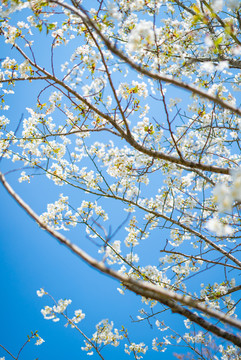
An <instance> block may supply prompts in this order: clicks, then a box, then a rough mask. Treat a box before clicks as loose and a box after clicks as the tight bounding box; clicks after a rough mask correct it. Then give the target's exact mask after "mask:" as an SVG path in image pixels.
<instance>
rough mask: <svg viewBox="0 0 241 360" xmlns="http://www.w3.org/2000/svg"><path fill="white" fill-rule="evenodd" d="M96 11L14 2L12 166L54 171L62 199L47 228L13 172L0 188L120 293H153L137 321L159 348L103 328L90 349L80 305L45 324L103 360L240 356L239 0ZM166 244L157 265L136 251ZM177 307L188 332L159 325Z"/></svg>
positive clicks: (1, 149)
mask: <svg viewBox="0 0 241 360" xmlns="http://www.w3.org/2000/svg"><path fill="white" fill-rule="evenodd" d="M89 3H90V2H88V1H87V0H83V1H75V0H72V1H67V0H66V1H62V0H50V1H44V0H43V1H42V0H22V1H21V0H12V1H7V0H4V1H2V7H1V16H2V20H1V23H0V24H1V27H0V34H1V38H2V40H4V41H5V43H6V44H9V48H13V51H14V53H15V57H14V58H12V57H11V58H10V57H7V58H5V59H2V61H1V72H0V82H1V109H2V110H3V111H4V112H3V114H4V115H1V116H0V130H1V132H0V156H1V160H3V162H2V163H4V164H5V166H6V164H8V163H9V169H10V163H12V162H13V163H15V162H17V163H18V169H19V168H21V170H20V173H21V174H20V175H18V179H19V182H23V181H28V182H30V181H31V182H33V181H34V176H39V175H40V174H45V175H46V177H47V178H48V179H49V181H51V182H53V183H54V184H55V185H56V186H60V187H62V188H61V194H60V196H59V198H58V199H56V201H55V202H54V203H48V204H46V207H47V210H46V212H44V213H43V214H41V215H40V216H39V215H37V214H36V213H35V212H34V210H33V209H32V208H30V207H29V206H28V205H27V204H26V203H25V201H24V200H23V199H22V198H20V197H19V196H18V194H17V193H16V192H15V191H14V189H13V188H12V187H11V186H10V184H9V182H8V179H7V175H6V174H5V175H4V174H3V172H1V173H0V181H1V183H2V185H3V186H4V187H5V188H6V190H7V191H8V193H9V194H10V195H11V196H12V197H13V198H14V199H15V200H16V201H17V202H18V203H19V204H20V205H21V207H22V208H23V209H24V210H25V211H26V212H27V213H28V214H29V215H30V216H31V217H32V218H33V219H34V220H35V221H36V222H37V223H38V224H39V225H40V227H41V228H42V229H44V230H46V231H47V232H48V233H49V234H50V235H52V236H53V237H54V238H55V239H56V240H58V241H59V242H60V243H62V244H64V245H65V246H66V247H67V248H68V249H70V250H71V251H72V252H73V253H75V254H76V255H77V256H78V257H79V258H81V259H82V260H84V261H85V262H86V263H88V264H89V265H91V266H92V267H94V268H95V269H97V270H99V271H101V272H102V273H105V274H108V275H109V276H110V277H113V278H115V279H117V280H118V281H119V283H120V285H119V292H120V293H121V294H124V295H125V296H128V292H129V291H131V292H134V293H136V294H138V295H140V297H137V298H136V300H137V302H138V301H139V299H140V300H141V299H142V301H144V302H145V304H146V309H149V310H143V309H141V310H140V315H139V316H138V321H140V322H141V321H146V320H147V321H149V319H150V317H151V318H152V320H153V321H154V323H155V328H156V332H155V336H154V338H153V341H152V344H146V343H145V338H143V339H140V343H138V344H137V343H134V342H132V341H130V339H129V336H128V332H127V329H125V328H124V327H123V328H122V329H119V330H118V329H114V328H113V323H112V322H108V321H107V320H103V321H101V322H100V323H99V324H98V325H97V326H96V332H95V333H94V334H93V335H92V336H89V335H87V334H85V333H84V332H82V330H81V326H79V324H78V323H79V322H80V321H81V320H83V319H84V317H85V315H84V314H83V312H82V310H76V311H75V314H74V317H72V318H71V317H68V316H67V315H66V312H65V310H66V307H67V306H68V305H69V303H70V300H59V301H58V302H56V301H55V300H54V299H53V298H52V300H53V301H54V305H53V306H46V307H45V308H44V309H43V310H42V313H43V315H44V317H45V318H47V319H52V320H53V321H58V320H59V317H58V316H59V314H60V315H62V316H64V317H65V318H66V320H67V323H68V324H69V325H71V326H72V327H73V328H75V329H76V330H77V331H79V332H80V333H81V334H82V336H83V337H84V341H85V346H84V347H83V348H82V349H83V351H87V353H88V354H89V355H91V354H93V353H95V354H96V355H97V356H99V357H100V358H101V359H104V356H103V354H102V352H101V350H102V347H103V345H108V344H111V345H114V346H118V345H119V344H121V343H123V344H124V351H125V353H127V354H132V355H133V356H134V358H135V359H139V358H140V357H142V356H144V354H145V353H146V352H147V354H148V353H150V352H151V351H157V352H158V351H160V352H163V351H165V349H166V348H167V347H168V346H172V345H177V344H180V345H181V344H184V345H185V346H187V347H188V348H189V352H192V353H193V355H192V356H194V358H195V359H238V358H239V356H240V355H239V354H240V348H241V337H240V335H239V334H240V330H241V321H240V320H238V316H237V314H238V306H237V305H238V302H239V299H240V290H241V285H239V284H236V282H235V278H237V276H238V274H239V272H240V269H241V260H240V258H239V252H240V232H239V227H240V215H241V214H240V202H241V170H240V161H241V156H240V146H241V144H240V130H241V110H240V108H239V102H240V100H239V99H238V94H239V93H238V90H239V89H240V83H241V72H240V69H241V7H240V1H239V0H227V1H224V0H213V1H211V0H197V1H196V2H195V1H192V0H190V1H184V0H115V1H114V0H113V1H110V2H108V3H106V2H105V1H103V0H98V1H96V2H94V1H92V2H91V5H90V4H89ZM20 10H21V21H20V20H19V14H20V13H19V11H20ZM42 34H44V38H43V39H44V40H43V39H42V38H41V36H42ZM46 35H47V37H46ZM36 40H37V41H36ZM43 41H44V45H43ZM40 42H41V44H42V45H43V46H45V53H46V54H50V58H49V59H48V62H45V61H46V59H43V58H41V57H40V50H39V43H40ZM49 50H50V51H49ZM59 54H61V59H64V61H63V63H60V62H59V57H60V56H59ZM39 59H40V60H39ZM61 61H62V60H61ZM49 64H50V65H49ZM34 82H36V83H37V84H38V86H41V90H40V91H39V93H38V95H37V97H36V104H35V106H34V107H33V106H32V107H31V108H30V107H26V108H25V109H24V111H25V115H24V117H23V120H21V121H19V123H18V124H17V126H16V123H14V122H13V124H12V121H10V120H11V119H9V118H8V117H7V116H5V112H6V111H7V110H8V105H7V102H8V96H9V94H13V93H14V89H15V87H16V88H18V87H21V85H22V84H25V83H28V84H30V86H33V84H34ZM173 94H175V96H174V97H173ZM177 96H178V97H177ZM27 106H28V105H27ZM19 164H20V165H19ZM11 169H12V165H11ZM15 173H16V174H18V172H15ZM76 194H82V195H81V196H79V195H78V197H76ZM77 198H78V199H80V198H82V199H83V200H81V201H80V202H78V200H76V199H77ZM111 208H112V209H115V211H112V210H111ZM117 212H118V214H119V215H118V219H119V224H118V228H117V229H116V231H115V232H114V233H113V234H112V235H110V234H108V231H107V229H108V228H109V226H110V224H111V223H115V222H116V217H117ZM112 217H114V218H112ZM72 227H79V228H80V230H81V229H82V236H83V237H84V236H85V237H86V239H88V241H92V242H94V244H96V246H95V247H94V251H93V254H89V253H88V254H87V253H86V252H85V251H83V249H81V248H80V247H79V246H78V245H77V244H75V243H74V242H73V241H72V240H71V232H69V233H68V234H69V236H68V238H67V237H66V236H65V235H63V233H64V231H66V230H70V229H71V228H72ZM59 230H60V232H59ZM117 230H120V233H117ZM117 234H118V235H117ZM120 234H121V235H120ZM153 239H159V251H160V253H159V254H158V257H156V254H153V259H154V260H153V262H152V263H150V264H147V263H146V260H145V258H143V259H142V258H141V257H139V256H138V249H141V248H142V246H145V245H144V244H146V246H148V251H149V252H151V251H152V243H153ZM148 244H149V245H148ZM203 271H205V272H206V273H207V274H208V281H209V282H205V281H204V280H203V279H202V277H201V274H202V272H203ZM217 272H218V282H217V280H216V278H217V277H216V274H217ZM193 276H195V277H196V286H194V285H193V283H190V282H189V281H188V279H190V278H191V277H193ZM38 295H39V296H43V295H48V293H47V292H46V291H45V290H44V289H41V290H39V291H38ZM49 296H50V295H49ZM52 300H51V301H52ZM140 306H141V305H140ZM160 309H161V310H160ZM163 309H164V310H163ZM165 309H171V311H172V312H173V313H175V314H172V315H170V320H171V321H173V318H175V317H176V316H177V315H176V314H180V315H181V316H182V317H183V319H184V324H185V328H186V330H185V331H184V332H179V330H178V329H175V328H174V327H173V326H171V325H170V324H168V323H167V324H166V323H164V322H162V321H161V315H160V312H161V311H165ZM160 330H161V331H164V332H165V333H164V336H163V335H162V334H161V333H160ZM33 337H37V343H38V344H41V343H42V342H43V339H42V338H40V337H39V336H38V335H36V334H33ZM213 343H215V344H216V345H215V350H213V349H214V347H213V345H212V344H213ZM177 356H178V357H179V358H180V356H181V355H177Z"/></svg>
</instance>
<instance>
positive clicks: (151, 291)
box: [0, 172, 241, 348]
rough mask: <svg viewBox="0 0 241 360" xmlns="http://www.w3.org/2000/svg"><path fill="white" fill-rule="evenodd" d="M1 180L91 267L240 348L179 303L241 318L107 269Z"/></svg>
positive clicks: (239, 325)
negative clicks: (51, 225)
mask: <svg viewBox="0 0 241 360" xmlns="http://www.w3.org/2000/svg"><path fill="white" fill-rule="evenodd" d="M0 182H1V183H2V184H3V186H4V188H5V189H6V190H7V192H8V193H9V194H10V195H11V196H12V197H13V198H14V200H15V201H16V202H17V203H18V204H19V205H20V206H21V207H22V208H23V209H24V210H25V211H26V212H27V213H28V215H29V216H30V217H31V218H32V219H34V220H35V221H36V223H37V224H38V225H39V226H40V227H41V228H42V229H44V230H46V231H47V232H48V233H49V234H50V235H51V236H53V237H54V238H55V239H57V240H58V241H59V242H60V243H61V244H63V245H65V246H66V247H67V248H68V249H69V250H70V251H72V252H73V253H75V254H76V255H77V256H78V257H80V258H81V259H82V260H84V261H85V262H86V263H87V264H88V265H90V266H91V267H93V268H95V269H97V270H99V271H100V272H102V273H104V274H107V275H109V276H111V277H113V278H114V279H117V280H118V281H120V282H121V283H123V285H124V286H126V288H128V289H129V290H130V291H132V292H134V293H136V294H138V295H141V296H144V297H145V298H150V299H153V300H157V301H158V302H160V303H162V304H164V305H166V306H168V307H170V308H171V310H172V311H173V312H176V313H178V314H180V315H183V316H185V317H186V318H188V319H189V320H191V321H193V322H195V323H197V324H198V325H200V326H201V327H203V328H204V329H206V330H208V331H211V332H212V333H213V334H215V335H217V336H219V337H222V338H224V339H226V340H228V341H230V342H232V343H233V344H235V345H237V346H238V347H240V348H241V338H240V337H238V336H236V335H234V334H232V333H230V332H228V331H225V330H223V329H221V328H219V327H217V326H216V325H213V324H212V323H211V322H208V321H207V320H205V319H203V318H202V317H200V316H198V315H196V314H194V313H192V312H191V311H190V310H187V309H186V308H184V307H183V306H181V305H178V304H177V302H180V303H181V304H182V305H184V306H188V307H191V308H194V309H197V310H199V311H201V312H203V313H205V314H206V315H209V316H212V317H214V318H216V319H218V320H219V321H222V322H223V323H226V324H228V325H231V326H234V327H236V328H238V329H240V330H241V321H239V320H236V319H234V318H231V317H228V316H227V315H226V314H225V313H222V312H221V311H217V310H213V309H211V308H209V307H208V306H206V305H203V304H200V302H199V301H196V300H193V299H192V298H191V297H189V296H185V295H184V296H183V295H180V294H178V293H176V292H174V291H171V290H167V289H164V288H162V287H160V286H155V285H153V284H146V283H145V282H144V281H137V280H134V279H132V278H131V277H129V276H127V275H122V274H120V273H119V272H117V271H115V270H113V269H111V268H108V267H107V266H105V265H104V263H103V262H99V261H97V260H96V259H94V258H93V257H91V256H90V255H89V254H87V253H86V252H85V251H83V250H82V249H81V248H79V247H78V246H77V245H75V244H73V243H71V241H70V240H69V239H67V238H66V237H65V236H63V235H62V234H60V233H59V232H57V231H55V230H54V229H52V228H51V227H50V226H48V225H46V224H44V223H43V222H42V221H41V220H40V218H39V216H38V215H37V214H36V213H35V212H34V211H33V210H32V209H31V208H30V206H29V205H27V204H26V203H25V202H24V201H23V199H22V198H21V197H20V196H19V195H18V194H17V193H16V192H15V191H14V190H13V188H12V187H11V186H10V185H9V184H8V182H7V181H6V179H5V177H4V175H3V174H2V173H1V172H0Z"/></svg>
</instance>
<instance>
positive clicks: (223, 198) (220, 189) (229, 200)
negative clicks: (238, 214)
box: [213, 184, 233, 211]
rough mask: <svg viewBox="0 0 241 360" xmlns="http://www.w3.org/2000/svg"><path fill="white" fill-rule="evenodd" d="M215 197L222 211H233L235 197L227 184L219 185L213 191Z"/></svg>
mask: <svg viewBox="0 0 241 360" xmlns="http://www.w3.org/2000/svg"><path fill="white" fill-rule="evenodd" d="M213 195H214V197H215V200H216V201H217V203H218V206H219V210H220V211H231V210H232V204H233V197H232V194H231V191H230V188H229V187H228V186H226V185H225V184H218V185H216V186H215V188H214V190H213Z"/></svg>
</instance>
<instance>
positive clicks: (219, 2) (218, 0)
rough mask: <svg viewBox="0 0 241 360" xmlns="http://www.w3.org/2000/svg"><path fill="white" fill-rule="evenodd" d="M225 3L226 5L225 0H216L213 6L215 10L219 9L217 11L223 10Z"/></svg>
mask: <svg viewBox="0 0 241 360" xmlns="http://www.w3.org/2000/svg"><path fill="white" fill-rule="evenodd" d="M223 5H224V4H223V0H214V1H213V6H212V8H213V10H214V11H217V12H218V11H222V9H223Z"/></svg>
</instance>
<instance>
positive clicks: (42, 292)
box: [37, 288, 46, 297]
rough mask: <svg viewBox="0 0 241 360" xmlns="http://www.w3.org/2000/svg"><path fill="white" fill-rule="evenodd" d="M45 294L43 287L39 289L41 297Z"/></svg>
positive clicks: (38, 292) (38, 293)
mask: <svg viewBox="0 0 241 360" xmlns="http://www.w3.org/2000/svg"><path fill="white" fill-rule="evenodd" d="M45 294H46V292H45V291H44V289H43V288H41V289H40V290H37V295H38V296H39V297H42V296H44V295H45Z"/></svg>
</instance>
